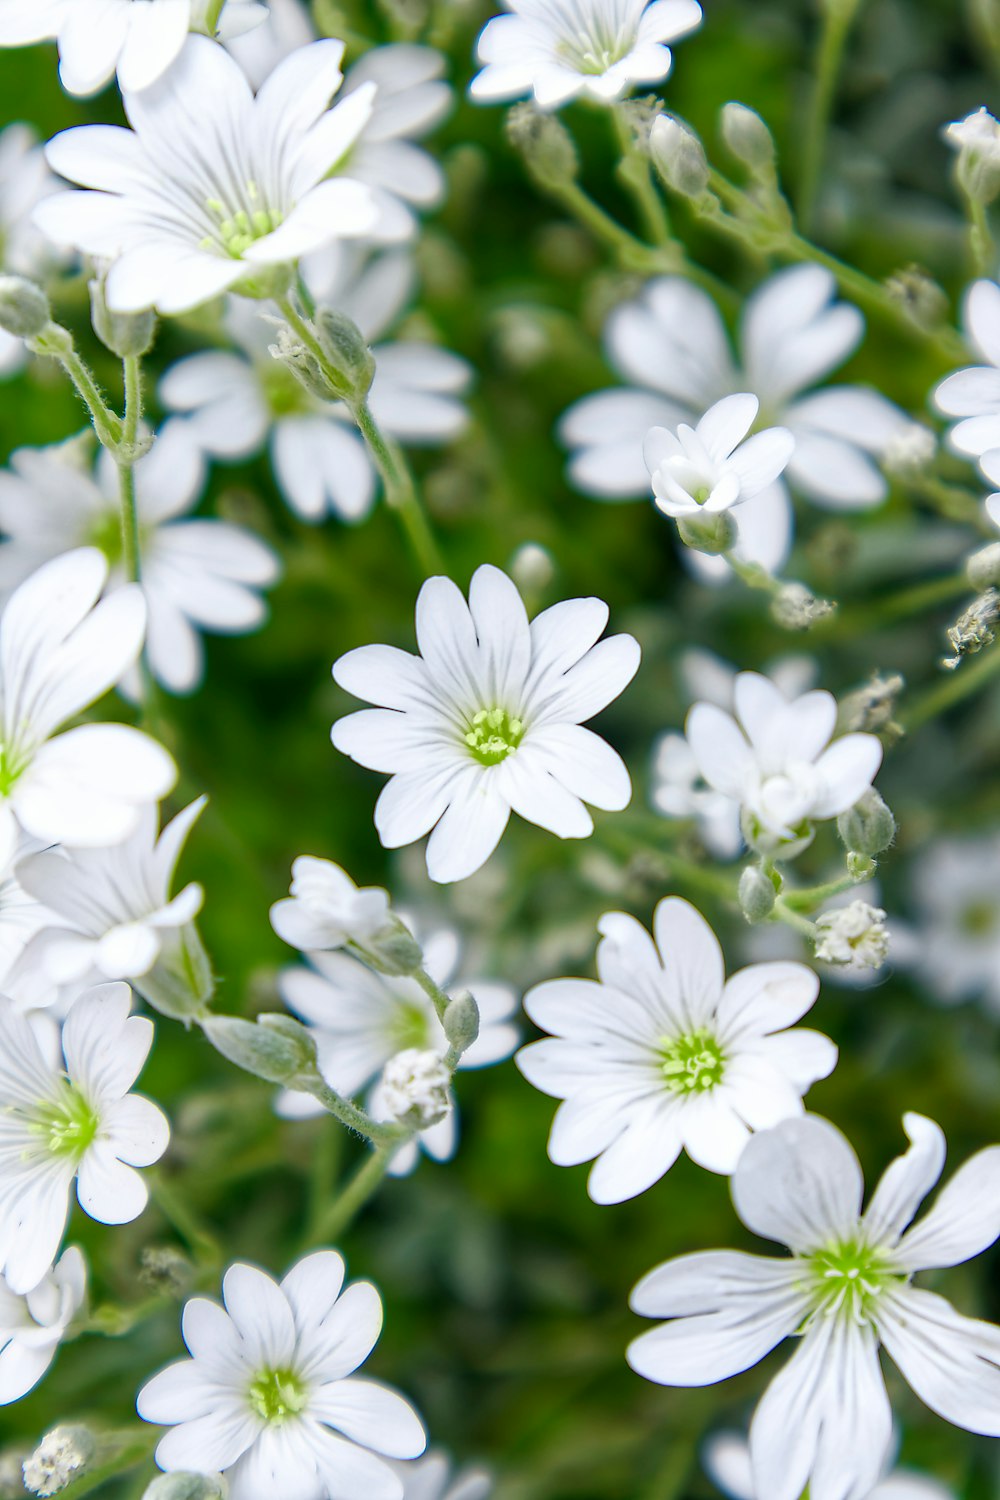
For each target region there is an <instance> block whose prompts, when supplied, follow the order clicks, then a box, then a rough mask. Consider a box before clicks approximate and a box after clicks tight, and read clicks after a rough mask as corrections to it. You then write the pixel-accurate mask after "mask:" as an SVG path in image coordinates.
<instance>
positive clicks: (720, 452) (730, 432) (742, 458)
mask: <svg viewBox="0 0 1000 1500" xmlns="http://www.w3.org/2000/svg"><path fill="white" fill-rule="evenodd" d="M759 409H760V404H759V402H758V400H757V397H756V396H751V395H746V394H744V395H735V396H724V397H723V399H722V400H721V401H717V402H716V403H715V405H714V406H711V407H709V409H708V411H707V412H706V413H705V415H704V416H703V417H701V418H700V420H699V421H698V424H697V426H696V427H693V428H692V427H689V426H688V425H687V423H686V422H681V423H680V424H679V425H678V427H677V430H676V432H671V431H669V430H668V429H667V428H666V427H654V428H652V429H651V430H650V432H649V433H648V434H647V435H646V440H645V442H644V443H643V449H642V452H643V458H644V459H645V461H646V467H647V468H648V469H649V473H650V478H651V480H652V484H653V495H654V497H655V500H656V507H657V509H658V510H660V511H662V512H663V514H664V515H665V516H672V517H673V518H674V519H675V520H681V519H683V518H685V517H688V516H697V515H700V514H701V513H702V511H705V512H707V513H709V514H715V513H717V512H719V511H723V510H731V509H732V507H733V506H734V505H739V504H740V502H741V501H744V500H751V499H753V497H754V495H757V494H759V493H760V491H761V490H763V489H766V488H767V486H768V485H769V484H773V482H774V481H775V480H776V479H777V478H778V475H779V474H781V472H782V471H783V469H784V468H785V467H786V465H787V463H788V460H789V459H790V458H791V456H792V450H793V448H794V447H795V439H794V438H793V437H792V434H791V433H790V432H789V431H788V430H787V428H784V427H769V428H767V429H766V431H764V432H758V433H755V434H754V436H753V437H747V433H748V432H749V431H750V428H751V427H752V426H753V424H754V422H755V421H756V418H757V413H758V411H759Z"/></svg>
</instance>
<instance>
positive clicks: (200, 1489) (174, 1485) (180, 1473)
mask: <svg viewBox="0 0 1000 1500" xmlns="http://www.w3.org/2000/svg"><path fill="white" fill-rule="evenodd" d="M228 1493H229V1486H228V1484H227V1483H226V1481H225V1479H224V1478H223V1476H222V1475H221V1474H195V1473H192V1472H190V1471H188V1470H186V1469H175V1470H174V1472H173V1473H172V1474H158V1475H157V1477H156V1478H155V1479H154V1480H153V1481H152V1482H151V1483H150V1484H148V1485H147V1486H146V1488H145V1489H144V1490H143V1492H142V1500H225V1497H226V1495H228Z"/></svg>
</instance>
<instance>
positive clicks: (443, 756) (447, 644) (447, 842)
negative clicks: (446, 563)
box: [333, 565, 639, 881]
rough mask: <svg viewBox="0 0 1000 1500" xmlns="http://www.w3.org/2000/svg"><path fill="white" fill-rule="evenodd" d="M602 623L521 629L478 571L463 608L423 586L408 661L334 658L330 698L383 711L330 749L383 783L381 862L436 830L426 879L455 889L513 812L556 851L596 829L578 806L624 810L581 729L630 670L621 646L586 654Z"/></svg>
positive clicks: (447, 586)
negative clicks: (543, 831)
mask: <svg viewBox="0 0 1000 1500" xmlns="http://www.w3.org/2000/svg"><path fill="white" fill-rule="evenodd" d="M607 619H608V607H607V605H606V604H604V603H603V602H602V601H601V600H600V599H569V600H566V601H565V602H564V603H562V604H556V605H553V606H552V607H551V608H550V609H546V610H543V612H542V613H541V614H540V615H538V616H537V617H536V618H535V619H534V620H533V621H532V622H531V623H530V624H529V622H528V617H527V614H526V612H525V608H524V604H523V603H522V600H521V596H520V594H519V593H518V591H517V589H516V588H515V587H514V585H513V584H512V583H511V581H510V579H509V578H508V577H507V576H506V574H504V573H502V572H501V571H500V570H499V568H494V567H490V566H488V565H484V566H483V567H481V568H477V570H476V572H475V574H474V575H473V578H472V583H471V585H470V588H469V602H468V604H466V602H465V600H464V598H463V597H462V594H461V592H460V591H459V589H458V588H457V587H456V585H455V584H454V583H452V581H451V580H450V579H449V578H430V579H428V580H427V582H426V583H425V584H424V586H423V588H422V589H421V590H420V595H419V597H418V599H417V620H416V624H417V643H418V645H419V647H420V655H419V656H412V655H410V654H409V653H407V652H404V651H399V650H397V649H396V648H395V647H392V646H361V647H359V648H358V649H357V650H355V651H349V652H348V653H347V655H346V656H342V657H341V658H340V660H339V661H338V662H337V663H336V664H335V666H334V669H333V675H334V677H335V679H336V681H337V682H338V683H339V684H340V686H341V687H342V688H345V689H346V690H347V691H348V692H349V693H354V694H355V695H356V696H357V697H359V698H366V699H368V701H369V702H374V703H377V704H379V705H380V706H379V707H377V708H374V709H366V710H363V711H362V712H360V713H355V714H350V715H349V716H348V717H347V718H345V719H340V720H338V722H337V723H336V724H335V725H334V726H333V743H334V744H335V745H336V747H337V749H338V750H341V751H342V752H343V753H344V754H345V755H349V756H350V757H351V759H352V760H356V761H357V762H358V763H359V765H363V766H368V767H369V768H370V769H371V770H374V771H387V772H389V773H390V775H391V780H390V781H389V783H388V784H387V786H386V787H385V788H384V789H383V791H382V794H381V796H380V797H379V800H378V803H377V804H376V808H375V826H376V828H377V830H378V834H379V838H380V839H381V841H382V843H383V845H384V846H385V847H386V848H387V849H396V848H399V847H400V846H401V845H403V844H412V843H413V842H414V841H415V840H416V839H419V838H422V837H423V835H424V834H425V833H427V832H428V831H429V830H430V829H432V828H433V830H434V831H433V833H431V837H430V841H429V843H428V845H427V870H428V873H429V874H430V877H431V879H432V880H437V881H453V880H464V879H465V878H466V877H467V876H469V875H471V874H472V873H473V872H474V871H475V870H478V869H479V867H480V865H482V864H484V863H485V862H486V860H487V859H488V858H489V857H490V855H491V854H492V853H493V850H494V849H495V848H496V846H497V844H498V843H499V841H500V837H501V835H502V834H503V831H504V829H505V827H506V826H507V821H508V819H509V817H510V814H511V812H516V813H518V814H519V815H520V816H521V817H522V818H525V819H526V820H527V821H528V822H529V823H536V824H537V825H538V826H539V827H541V828H547V829H548V830H549V831H550V832H552V833H555V834H557V835H558V836H559V837H560V838H586V837H587V835H588V834H590V833H592V832H593V827H594V825H593V822H592V820H591V817H590V814H589V813H588V812H587V809H586V807H585V806H584V802H589V803H590V804H591V805H592V806H594V807H601V808H606V809H611V810H617V809H620V808H623V807H625V806H627V804H628V801H629V798H630V797H631V794H632V788H631V782H630V781H629V775H628V771H627V770H626V769H625V765H624V763H623V762H622V760H621V758H620V757H619V756H618V755H617V754H616V752H615V751H614V750H612V749H611V747H610V746H609V745H608V744H606V743H605V741H604V740H602V739H600V738H599V737H598V736H597V735H596V734H593V733H592V732H591V731H590V730H588V729H584V728H582V727H581V726H582V724H583V722H584V721H585V720H586V719H589V718H592V717H593V715H594V714H596V713H599V712H600V710H601V709H602V708H605V707H607V705H608V704H609V703H610V702H611V701H612V700H613V699H614V698H617V697H618V695H619V693H621V692H622V691H623V689H624V688H625V687H626V686H627V684H628V683H629V682H630V681H631V679H632V677H633V676H634V675H635V672H636V670H637V668H638V666H639V647H638V644H637V643H636V641H635V640H633V638H632V637H631V636H630V635H618V636H612V637H611V638H610V639H609V640H605V641H601V642H600V643H597V642H598V637H599V636H600V634H601V632H602V631H603V629H604V626H605V625H606V623H607ZM595 643H596V644H595Z"/></svg>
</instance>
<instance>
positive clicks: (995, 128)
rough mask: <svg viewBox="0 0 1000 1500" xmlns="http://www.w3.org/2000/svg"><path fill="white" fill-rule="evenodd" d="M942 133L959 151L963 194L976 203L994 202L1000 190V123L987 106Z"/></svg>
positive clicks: (960, 181)
mask: <svg viewBox="0 0 1000 1500" xmlns="http://www.w3.org/2000/svg"><path fill="white" fill-rule="evenodd" d="M941 134H942V135H943V136H944V139H945V140H946V141H947V143H948V145H949V146H950V147H951V148H952V150H953V151H957V152H958V161H957V163H956V174H957V176H958V181H959V183H960V185H961V187H962V189H963V191H964V192H965V193H966V195H967V196H968V197H969V198H971V199H972V200H973V202H975V203H992V201H993V199H994V198H995V197H996V195H997V192H998V191H1000V124H998V122H997V121H996V120H995V119H994V118H993V116H992V115H991V114H990V112H989V110H988V109H986V108H985V106H984V107H982V108H981V109H977V110H975V111H974V112H973V113H972V114H971V115H966V116H965V118H964V120H953V121H952V122H951V124H950V125H946V126H945V128H944V130H943V131H942V132H941Z"/></svg>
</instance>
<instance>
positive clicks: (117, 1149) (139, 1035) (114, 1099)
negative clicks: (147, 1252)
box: [0, 984, 170, 1293]
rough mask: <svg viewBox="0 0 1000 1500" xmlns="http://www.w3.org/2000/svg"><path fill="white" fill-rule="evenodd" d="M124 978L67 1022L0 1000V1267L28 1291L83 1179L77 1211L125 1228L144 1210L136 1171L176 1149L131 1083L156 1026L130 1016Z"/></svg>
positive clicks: (12, 1283)
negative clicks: (31, 1016) (29, 1015)
mask: <svg viewBox="0 0 1000 1500" xmlns="http://www.w3.org/2000/svg"><path fill="white" fill-rule="evenodd" d="M130 1003H131V997H130V995H129V990H128V986H127V985H125V984H108V985H101V986H100V987H99V988H97V989H93V990H90V991H89V992H88V993H87V994H85V995H83V996H81V997H80V999H79V1000H77V1002H76V1004H75V1005H74V1006H73V1008H72V1010H71V1011H70V1013H69V1015H68V1016H67V1018H66V1021H65V1023H64V1024H63V1028H62V1042H61V1056H60V1055H59V1045H58V1041H57V1038H58V1028H57V1027H56V1026H55V1025H54V1023H52V1022H50V1021H49V1019H48V1017H47V1016H44V1015H43V1016H40V1017H38V1018H37V1025H35V1024H33V1023H32V1022H31V1021H29V1019H28V1018H27V1017H26V1016H23V1015H21V1014H20V1012H19V1011H18V1010H17V1009H16V1008H15V1006H14V1004H13V1002H12V1001H10V1000H0V1266H2V1268H3V1271H4V1274H5V1275H6V1277H7V1284H8V1286H9V1287H10V1288H11V1290H12V1291H14V1292H21V1293H23V1292H29V1291H30V1290H31V1289H32V1287H34V1286H37V1284H38V1282H39V1280H40V1279H41V1278H42V1276H44V1275H45V1272H46V1271H47V1270H48V1268H49V1266H51V1264H52V1261H53V1259H54V1258H55V1254H56V1251H57V1250H58V1248H59V1241H60V1240H61V1239H62V1235H63V1230H64V1229H65V1227H66V1218H67V1215H68V1213H69V1195H70V1189H71V1188H72V1186H73V1182H74V1179H75V1181H76V1193H77V1198H78V1199H79V1202H80V1207H81V1208H82V1209H84V1211H85V1212H86V1213H88V1214H89V1215H90V1217H91V1218H92V1219H99V1220H100V1221H101V1223H103V1224H127V1223H129V1222H130V1221H131V1220H132V1219H136V1218H138V1217H139V1215H140V1214H141V1213H142V1211H143V1209H144V1208H145V1206H146V1198H147V1193H146V1185H145V1183H144V1182H143V1180H142V1178H141V1176H140V1175H139V1173H138V1172H137V1171H135V1170H134V1169H135V1168H136V1167H148V1166H151V1165H152V1163H153V1162H154V1161H159V1159H160V1157H161V1156H162V1155H163V1153H164V1151H165V1150H166V1149H167V1141H168V1138H169V1134H170V1129H169V1126H168V1124H167V1121H166V1118H165V1117H164V1115H163V1113H162V1112H161V1111H160V1110H159V1109H157V1107H156V1105H155V1104H151V1103H150V1101H149V1100H148V1099H143V1098H141V1097H140V1096H139V1095H138V1094H130V1093H129V1092H128V1090H129V1089H130V1088H131V1086H132V1084H133V1083H134V1082H135V1080H136V1078H137V1077H138V1076H139V1073H140V1071H141V1070H142V1066H143V1064H144V1063H145V1061H146V1057H147V1056H148V1054H149V1049H150V1047H151V1046H152V1042H153V1023H152V1021H147V1020H145V1019H143V1018H142V1017H140V1016H130V1015H129V1005H130Z"/></svg>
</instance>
